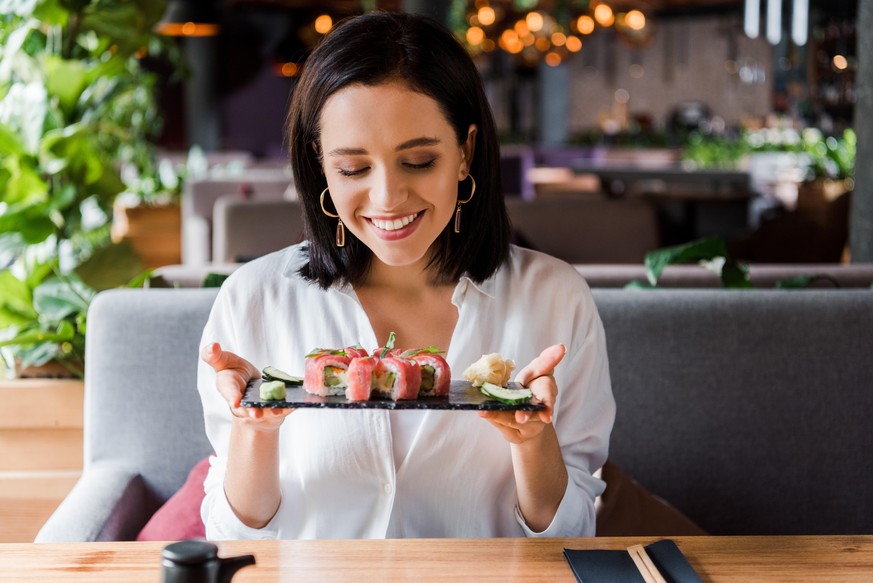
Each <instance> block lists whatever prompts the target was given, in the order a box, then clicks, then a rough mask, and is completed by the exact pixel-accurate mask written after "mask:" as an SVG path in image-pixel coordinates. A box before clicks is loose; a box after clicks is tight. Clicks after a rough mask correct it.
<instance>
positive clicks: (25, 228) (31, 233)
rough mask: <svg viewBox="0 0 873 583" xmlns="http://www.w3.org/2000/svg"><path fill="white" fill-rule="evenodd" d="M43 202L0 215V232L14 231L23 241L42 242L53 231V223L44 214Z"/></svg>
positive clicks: (29, 242)
mask: <svg viewBox="0 0 873 583" xmlns="http://www.w3.org/2000/svg"><path fill="white" fill-rule="evenodd" d="M45 206H46V205H45V203H41V204H39V205H35V206H31V207H27V208H25V209H23V210H20V211H13V212H6V213H4V214H2V215H0V233H15V234H17V235H19V236H20V237H21V238H22V239H23V240H24V242H25V243H27V244H29V245H35V244H37V243H42V242H43V241H45V240H46V239H48V238H49V237H50V236H51V235H52V234H53V233H54V232H55V224H54V223H53V222H52V221H51V219H50V218H49V217H48V216H46V214H45V212H46V211H45Z"/></svg>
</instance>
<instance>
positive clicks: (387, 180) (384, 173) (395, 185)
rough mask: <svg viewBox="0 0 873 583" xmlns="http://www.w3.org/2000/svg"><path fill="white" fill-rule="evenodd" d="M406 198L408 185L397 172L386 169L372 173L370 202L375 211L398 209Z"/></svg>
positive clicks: (407, 196)
mask: <svg viewBox="0 0 873 583" xmlns="http://www.w3.org/2000/svg"><path fill="white" fill-rule="evenodd" d="M408 198H409V189H408V185H407V184H406V181H405V180H404V179H403V177H402V176H399V175H398V173H397V172H394V171H392V170H391V169H387V168H386V169H382V170H381V171H380V172H374V173H373V183H372V185H371V187H370V202H372V203H373V205H374V206H375V207H376V208H377V209H379V210H383V211H387V212H391V211H393V210H396V209H398V208H400V207H401V206H402V205H403V203H405V202H406V201H407V199H408Z"/></svg>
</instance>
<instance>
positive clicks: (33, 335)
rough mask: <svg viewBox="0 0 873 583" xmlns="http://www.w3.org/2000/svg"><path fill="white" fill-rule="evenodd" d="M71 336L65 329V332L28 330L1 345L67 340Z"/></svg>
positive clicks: (22, 344) (25, 344)
mask: <svg viewBox="0 0 873 583" xmlns="http://www.w3.org/2000/svg"><path fill="white" fill-rule="evenodd" d="M68 340H70V337H69V336H68V335H67V334H66V331H64V334H58V333H56V332H45V331H44V330H28V331H27V332H22V333H21V334H17V335H16V336H14V337H13V338H10V339H8V340H4V341H2V342H0V347H3V346H27V345H31V344H42V343H44V342H51V343H58V342H66V341H68Z"/></svg>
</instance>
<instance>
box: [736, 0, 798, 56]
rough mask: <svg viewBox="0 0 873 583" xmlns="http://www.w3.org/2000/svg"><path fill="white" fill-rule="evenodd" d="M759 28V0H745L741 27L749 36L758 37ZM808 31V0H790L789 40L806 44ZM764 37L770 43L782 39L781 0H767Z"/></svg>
mask: <svg viewBox="0 0 873 583" xmlns="http://www.w3.org/2000/svg"><path fill="white" fill-rule="evenodd" d="M760 28H761V0H746V4H745V12H744V19H743V29H744V31H745V33H746V36H748V37H749V38H758V33H759V32H760ZM808 31H809V0H792V1H791V41H792V42H793V43H794V44H795V45H797V46H803V45H805V44H806V41H807V37H808ZM766 37H767V42H769V43H770V44H771V45H777V44H779V43H780V42H781V41H782V0H767V18H766Z"/></svg>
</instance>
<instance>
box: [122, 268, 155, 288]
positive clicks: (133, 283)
mask: <svg viewBox="0 0 873 583" xmlns="http://www.w3.org/2000/svg"><path fill="white" fill-rule="evenodd" d="M154 271H155V270H154V269H146V270H145V271H143V272H142V273H140V274H139V275H137V276H136V277H134V278H133V279H131V280H130V281H128V282H127V284H126V285H127V287H129V288H140V287H145V282H147V281H151V278H152V273H154Z"/></svg>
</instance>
